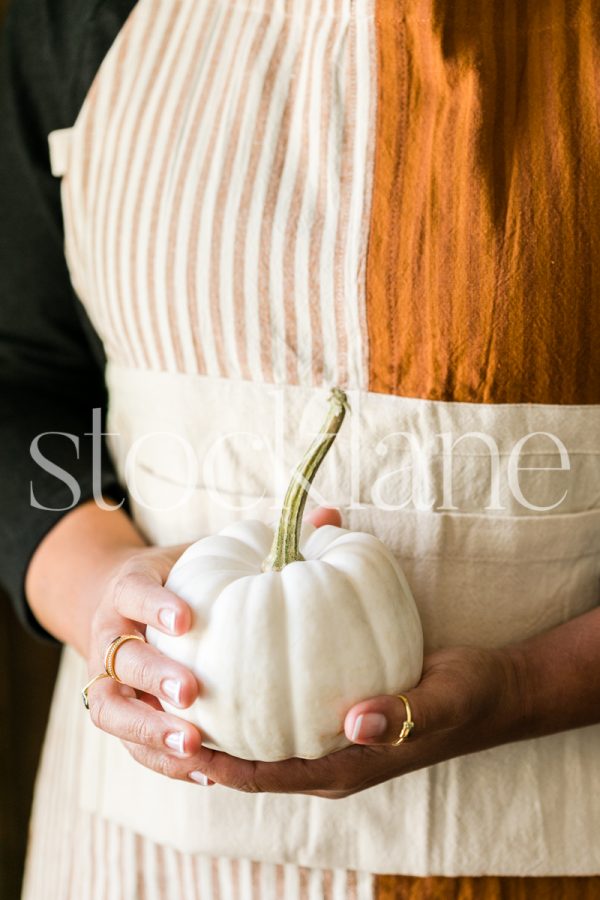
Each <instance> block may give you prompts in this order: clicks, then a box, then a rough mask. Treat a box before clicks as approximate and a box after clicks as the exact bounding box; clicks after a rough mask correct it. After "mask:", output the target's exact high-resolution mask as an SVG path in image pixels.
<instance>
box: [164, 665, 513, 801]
mask: <svg viewBox="0 0 600 900" xmlns="http://www.w3.org/2000/svg"><path fill="white" fill-rule="evenodd" d="M406 697H407V698H408V700H409V701H410V705H411V710H412V717H413V720H414V722H415V728H414V731H413V733H412V735H411V736H410V737H409V738H408V740H406V741H405V742H404V743H403V744H401V745H400V746H397V747H394V746H392V742H393V741H395V740H396V739H397V738H398V735H399V733H400V730H401V728H402V723H403V722H404V720H405V718H406V710H405V706H404V703H403V702H402V700H400V699H399V698H398V697H391V696H382V697H374V698H372V699H370V700H364V701H363V702H361V703H358V704H357V705H356V706H354V707H353V708H352V709H351V710H349V712H348V713H347V715H346V718H345V721H344V731H345V733H346V736H347V737H348V739H349V740H351V741H353V743H354V746H351V747H348V748H347V749H345V750H340V751H337V752H336V753H331V754H330V755H328V756H325V757H323V758H321V759H316V760H305V759H289V760H284V761H282V762H249V761H247V760H243V759H237V758H236V757H233V756H229V755H228V754H226V753H222V752H220V751H216V750H210V749H208V748H206V747H203V748H201V749H200V750H199V751H198V752H197V753H196V754H195V755H194V758H193V760H191V762H193V764H194V765H195V766H197V773H198V774H197V775H196V777H195V779H194V780H196V781H198V782H199V783H200V784H212V783H217V784H221V785H224V786H226V787H230V788H233V789H235V790H239V791H245V792H262V791H267V792H275V793H281V792H283V793H300V794H313V795H315V796H317V797H327V798H332V799H335V798H342V797H347V796H349V795H350V794H355V793H357V792H358V791H362V790H364V789H365V788H369V787H373V786H374V785H376V784H379V783H380V782H382V781H387V780H388V779H390V778H397V777H398V776H399V775H405V774H406V773H408V772H413V771H415V770H416V769H421V768H424V767H426V766H430V765H432V764H434V763H438V762H442V761H443V760H447V759H451V758H452V757H454V756H462V755H464V754H467V753H472V752H474V751H477V750H483V749H486V748H487V747H491V746H493V745H496V744H498V743H503V742H504V741H506V740H511V739H512V732H511V726H510V724H509V723H513V722H514V721H516V717H518V710H519V699H518V679H517V675H516V671H515V669H514V667H513V664H512V661H511V658H510V657H509V655H508V654H506V653H505V652H504V651H500V650H482V649H475V648H470V647H457V648H452V649H449V650H440V651H438V652H436V653H432V654H431V655H430V656H428V657H427V658H426V660H425V666H424V671H423V676H422V678H421V681H420V683H419V684H418V685H417V687H415V688H414V689H413V690H412V691H409V692H407V693H406ZM188 768H189V762H186V763H185V764H183V763H179V762H177V763H176V765H175V766H174V767H173V772H172V775H173V776H174V777H179V778H185V777H186V773H187V772H188Z"/></svg>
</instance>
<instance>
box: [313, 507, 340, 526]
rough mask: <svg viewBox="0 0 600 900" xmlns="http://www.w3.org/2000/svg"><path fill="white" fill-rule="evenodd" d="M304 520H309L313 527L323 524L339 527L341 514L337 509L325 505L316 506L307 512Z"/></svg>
mask: <svg viewBox="0 0 600 900" xmlns="http://www.w3.org/2000/svg"><path fill="white" fill-rule="evenodd" d="M306 520H307V521H308V522H311V524H312V525H314V526H315V528H321V526H323V525H335V526H336V527H337V528H339V527H340V526H341V524H342V516H341V513H340V511H339V509H330V508H329V507H326V506H317V508H316V509H313V510H312V511H311V512H310V513H307V515H306Z"/></svg>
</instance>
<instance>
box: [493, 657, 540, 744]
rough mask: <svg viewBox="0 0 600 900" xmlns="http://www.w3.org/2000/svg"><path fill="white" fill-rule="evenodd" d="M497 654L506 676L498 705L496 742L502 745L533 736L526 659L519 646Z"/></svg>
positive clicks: (503, 678) (529, 685)
mask: <svg viewBox="0 0 600 900" xmlns="http://www.w3.org/2000/svg"><path fill="white" fill-rule="evenodd" d="M496 652H497V653H498V659H499V665H500V667H501V671H502V673H503V677H502V690H501V691H500V692H499V696H498V705H497V717H496V729H497V737H498V741H497V743H498V744H503V743H509V742H512V741H519V740H522V739H523V738H527V737H529V736H530V735H531V729H532V707H531V684H530V675H529V671H528V666H527V659H526V657H525V655H524V654H523V652H522V651H521V649H520V648H519V647H518V646H508V647H503V648H501V649H499V650H498V651H496Z"/></svg>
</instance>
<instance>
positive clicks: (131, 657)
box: [88, 547, 201, 775]
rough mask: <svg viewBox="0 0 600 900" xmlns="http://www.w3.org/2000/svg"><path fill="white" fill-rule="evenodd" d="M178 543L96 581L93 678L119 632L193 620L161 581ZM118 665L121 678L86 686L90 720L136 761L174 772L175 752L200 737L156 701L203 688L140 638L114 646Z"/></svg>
mask: <svg viewBox="0 0 600 900" xmlns="http://www.w3.org/2000/svg"><path fill="white" fill-rule="evenodd" d="M183 549H184V547H174V548H168V549H164V548H143V549H139V550H136V551H135V552H133V554H132V555H130V556H129V557H128V558H127V559H126V560H125V561H124V562H122V563H121V564H120V565H118V566H117V567H116V569H113V570H109V572H107V574H106V576H105V578H104V579H102V580H101V581H100V584H97V585H96V590H97V591H99V592H100V596H101V599H100V602H99V604H98V606H97V607H96V611H95V613H94V615H93V618H92V621H91V628H90V640H89V658H88V671H89V674H90V677H91V676H92V675H94V674H96V673H98V672H101V671H103V669H104V654H105V652H106V649H107V647H108V645H109V644H110V642H111V641H112V640H113V639H114V638H116V637H118V636H119V635H121V634H139V635H141V636H144V635H145V632H146V626H147V625H152V626H153V627H154V628H157V629H159V630H160V631H163V632H165V633H166V634H184V633H185V632H186V631H188V629H189V628H190V626H191V621H192V615H191V610H190V608H189V606H188V605H187V604H186V603H185V602H184V601H183V600H181V598H179V597H177V596H176V595H175V594H173V593H172V592H171V591H168V590H166V588H164V587H163V585H164V582H165V580H166V578H167V575H168V573H169V571H170V569H171V567H172V566H173V564H174V562H175V560H176V559H177V558H178V557H179V556H180V555H181V553H182V552H183ZM115 671H116V674H117V675H118V677H119V678H120V679H121V681H122V682H123V684H119V682H117V681H114V680H113V679H108V678H106V679H102V680H100V681H97V682H96V683H95V684H94V685H93V686H92V687H91V688H90V691H89V697H88V699H89V706H90V715H91V717H92V721H93V722H94V724H95V725H96V726H97V727H98V728H101V729H102V730H103V731H106V732H107V733H108V734H111V735H114V736H115V737H118V738H120V739H121V740H122V741H123V743H124V744H125V746H126V747H127V749H128V750H129V751H130V752H132V754H133V755H134V757H135V759H136V760H138V761H139V762H142V763H143V764H144V765H146V766H148V767H149V768H152V769H155V770H156V771H158V772H161V773H163V774H166V775H170V774H172V771H173V768H172V767H173V765H174V762H175V759H179V760H184V759H186V758H187V757H190V756H192V755H193V754H194V753H196V752H197V751H198V750H199V748H200V746H201V737H200V732H199V731H198V729H197V728H196V727H195V726H194V725H191V724H190V723H189V722H186V721H184V720H183V719H180V718H178V717H177V716H173V715H171V714H169V713H166V712H164V711H163V710H162V708H161V706H160V703H159V702H158V701H159V699H162V700H166V701H167V702H168V703H170V704H172V705H174V706H177V707H180V708H181V709H184V708H185V707H188V706H190V705H191V704H192V703H193V702H194V700H195V699H196V697H197V696H198V692H199V689H200V686H199V684H198V682H197V680H196V677H195V676H194V675H193V673H192V672H191V671H190V670H189V669H186V668H185V667H184V666H182V665H181V664H180V663H178V662H174V661H173V660H171V659H169V658H168V657H166V656H164V655H163V654H162V653H160V652H159V651H158V650H157V649H156V648H154V647H152V646H150V645H149V644H146V643H142V642H141V641H127V642H125V643H124V644H122V645H121V647H119V650H118V652H117V654H116V656H115ZM136 691H137V692H138V693H139V697H137V696H136Z"/></svg>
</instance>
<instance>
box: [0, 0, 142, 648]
mask: <svg viewBox="0 0 600 900" xmlns="http://www.w3.org/2000/svg"><path fill="white" fill-rule="evenodd" d="M133 5H134V4H133V3H132V2H127V3H125V2H105V3H95V4H93V3H86V2H83V3H82V2H81V0H77V2H76V3H75V2H73V0H57V2H54V3H53V2H51V0H12V3H11V8H10V12H9V16H8V19H7V22H6V25H5V27H4V31H3V35H2V47H1V51H0V52H1V57H0V585H1V587H2V589H3V591H4V593H5V594H6V595H7V596H8V597H9V598H10V599H11V601H12V602H13V603H14V605H15V608H16V611H17V614H18V615H19V617H20V619H21V621H22V622H23V623H24V625H25V626H26V627H27V628H28V629H29V630H31V631H32V632H33V633H34V634H37V635H38V636H40V637H42V638H46V639H47V640H54V639H53V638H51V637H50V635H48V634H47V632H46V631H45V630H44V629H43V628H42V627H41V626H40V625H39V623H38V622H37V621H36V620H35V617H34V616H33V613H32V611H31V609H30V607H29V606H28V604H27V601H26V597H25V593H24V578H25V573H26V571H27V566H28V563H29V560H30V559H31V556H32V554H33V552H34V551H35V548H36V547H37V545H38V543H39V542H40V540H41V539H42V538H43V537H44V536H45V535H46V534H47V532H48V531H49V530H50V529H51V528H52V527H53V526H54V525H55V524H56V523H57V522H58V521H59V519H60V518H61V517H62V516H63V515H65V513H66V512H68V511H69V509H71V508H73V506H75V505H77V504H80V503H82V502H84V501H86V500H88V499H90V498H91V497H92V487H93V481H92V477H93V468H92V462H93V460H92V440H91V438H90V437H88V436H85V433H86V432H90V431H91V428H92V411H93V410H94V409H95V408H96V409H98V408H99V409H101V410H104V409H105V405H106V395H105V389H104V354H103V349H102V346H101V343H100V341H99V339H98V337H97V335H96V334H95V332H94V331H93V329H92V327H91V325H90V323H89V320H88V319H87V317H86V316H85V312H84V310H83V307H82V306H81V304H80V303H79V300H78V299H77V297H76V296H75V295H74V292H73V289H72V287H71V283H70V280H69V275H68V271H67V267H66V263H65V259H64V253H63V230H62V216H61V208H60V182H59V181H58V179H56V178H54V177H53V176H52V175H51V173H50V162H49V155H48V143H47V137H48V133H49V132H50V131H53V130H54V129H57V128H64V127H68V126H70V125H72V124H73V122H74V120H75V118H76V115H77V111H78V109H79V106H80V105H81V102H82V101H83V99H84V97H85V94H86V92H87V90H88V89H89V86H90V85H91V81H92V80H93V77H94V74H95V72H96V71H97V68H98V66H99V65H100V62H101V61H102V58H103V56H104V55H105V53H106V51H107V50H108V48H109V47H110V44H111V43H112V41H113V40H114V38H115V37H116V35H117V34H118V31H119V30H120V28H121V27H122V25H123V22H124V20H125V18H126V17H127V14H128V12H129V11H130V10H131V7H132V6H133ZM39 435H45V436H44V437H41V438H38V448H39V451H41V454H43V457H44V459H46V460H49V461H50V463H52V464H54V466H57V467H59V469H52V466H51V465H49V464H47V463H45V462H42V463H41V464H40V457H39V456H38V460H37V461H36V460H35V459H34V458H33V456H32V453H31V447H32V441H34V440H35V439H36V438H37V436H39ZM96 479H97V483H98V485H99V486H100V487H101V488H102V490H103V491H105V492H106V493H108V494H110V495H111V496H115V497H116V496H122V492H121V491H120V489H119V486H118V483H117V478H116V475H115V472H114V469H113V466H112V463H111V461H110V458H109V456H108V453H107V451H106V449H105V448H103V452H102V454H101V465H100V467H99V469H97V475H96ZM75 484H76V485H77V487H74V485H75ZM32 498H33V502H32ZM40 507H42V508H40ZM44 507H45V508H44Z"/></svg>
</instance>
